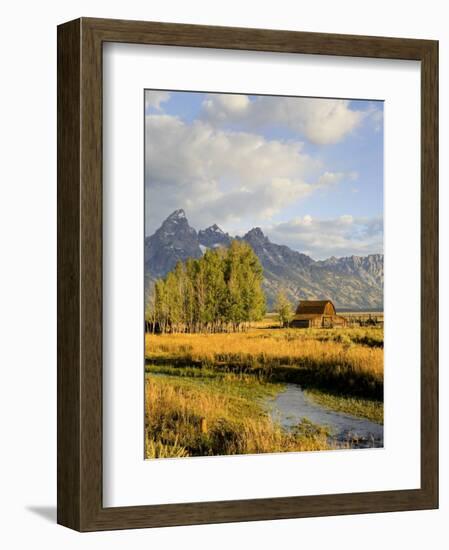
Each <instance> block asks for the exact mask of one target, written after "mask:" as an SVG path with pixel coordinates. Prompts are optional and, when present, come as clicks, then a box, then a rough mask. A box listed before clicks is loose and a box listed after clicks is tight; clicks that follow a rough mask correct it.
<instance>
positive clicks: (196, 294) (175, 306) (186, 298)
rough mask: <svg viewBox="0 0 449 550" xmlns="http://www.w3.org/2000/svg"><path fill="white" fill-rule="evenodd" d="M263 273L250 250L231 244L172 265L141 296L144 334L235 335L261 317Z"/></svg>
mask: <svg viewBox="0 0 449 550" xmlns="http://www.w3.org/2000/svg"><path fill="white" fill-rule="evenodd" d="M262 281H263V268H262V266H261V264H260V261H259V259H258V257H257V256H256V254H255V253H254V251H253V249H252V248H251V246H249V245H248V244H247V243H245V242H243V241H239V240H233V241H232V243H231V245H230V246H229V247H228V248H222V247H220V248H216V249H208V250H207V251H206V252H205V254H204V255H203V256H202V257H201V258H199V259H192V258H190V259H188V260H187V261H185V262H181V261H180V262H178V263H177V264H176V267H175V268H174V269H173V270H172V271H170V272H169V273H168V274H167V275H166V277H165V278H163V279H158V280H157V281H156V282H155V284H154V286H153V287H152V288H151V291H150V293H149V295H148V296H147V300H146V306H145V319H146V331H147V332H153V333H155V332H158V333H162V334H165V333H171V334H177V333H199V332H203V333H204V332H205V333H217V332H239V331H241V330H242V329H245V328H247V327H248V325H249V323H251V322H254V321H260V320H261V319H263V317H264V315H265V313H266V303H265V295H264V292H263V290H262Z"/></svg>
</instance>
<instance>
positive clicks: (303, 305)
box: [296, 300, 336, 316]
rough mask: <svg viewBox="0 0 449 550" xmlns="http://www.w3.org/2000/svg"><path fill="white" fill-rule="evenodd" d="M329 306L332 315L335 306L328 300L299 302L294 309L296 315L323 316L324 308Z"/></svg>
mask: <svg viewBox="0 0 449 550" xmlns="http://www.w3.org/2000/svg"><path fill="white" fill-rule="evenodd" d="M328 304H330V305H331V307H332V309H333V312H334V315H335V313H336V311H335V306H334V304H333V303H332V302H331V301H330V300H301V301H300V302H299V304H298V307H297V308H296V314H297V315H309V316H310V315H324V313H325V309H326V306H327V305H328Z"/></svg>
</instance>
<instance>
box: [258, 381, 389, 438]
mask: <svg viewBox="0 0 449 550" xmlns="http://www.w3.org/2000/svg"><path fill="white" fill-rule="evenodd" d="M268 405H269V406H270V409H271V411H270V415H271V417H272V419H273V420H274V421H276V422H280V424H281V426H282V427H284V428H286V429H291V428H292V427H294V426H296V425H298V424H299V423H300V422H301V420H302V419H303V418H307V419H308V420H310V421H311V422H313V423H314V424H319V425H320V426H324V427H326V428H327V429H328V430H329V432H330V437H329V439H330V440H331V441H332V442H333V443H334V444H336V445H337V447H346V446H348V445H349V446H350V447H351V448H356V449H365V448H373V447H383V426H382V425H381V424H377V423H375V422H371V421H370V420H367V419H365V418H359V417H356V416H352V415H350V414H346V413H341V412H335V411H332V410H330V409H326V408H324V407H322V406H321V405H318V404H316V403H314V402H313V401H312V400H311V399H309V398H308V397H306V395H305V394H304V392H303V390H302V389H301V386H300V385H299V384H286V389H285V390H284V391H283V392H281V393H280V394H279V395H277V396H276V397H275V398H274V399H270V400H269V402H268Z"/></svg>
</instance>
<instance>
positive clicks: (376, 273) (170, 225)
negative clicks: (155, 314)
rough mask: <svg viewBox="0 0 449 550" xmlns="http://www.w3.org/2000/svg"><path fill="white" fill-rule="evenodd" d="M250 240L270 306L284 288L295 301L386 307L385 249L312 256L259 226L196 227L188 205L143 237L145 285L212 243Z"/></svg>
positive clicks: (342, 307) (345, 306) (197, 255)
mask: <svg viewBox="0 0 449 550" xmlns="http://www.w3.org/2000/svg"><path fill="white" fill-rule="evenodd" d="M233 238H235V239H241V240H243V241H245V242H247V243H248V244H249V245H250V246H251V247H252V248H253V250H254V252H255V253H256V254H257V256H258V258H259V260H260V262H261V264H262V266H263V269H264V282H263V288H264V291H265V294H266V298H267V305H268V309H269V310H270V309H271V308H272V307H273V305H274V302H275V299H276V294H277V292H278V291H279V290H280V289H284V290H285V292H286V294H287V296H288V298H289V299H290V301H291V302H292V304H294V305H295V306H296V304H297V302H298V301H299V300H304V299H308V300H314V299H316V300H318V299H320V300H322V299H330V300H332V301H333V303H334V304H335V307H336V308H337V309H339V310H378V311H382V310H383V280H384V258H383V254H370V255H368V256H349V257H344V258H336V257H334V256H332V257H331V258H328V259H326V260H314V259H312V258H311V257H310V256H307V255H306V254H302V253H301V252H298V251H296V250H292V249H291V248H289V247H288V246H285V245H280V244H275V243H272V242H271V241H270V240H269V238H268V237H266V236H265V235H264V233H263V232H262V230H261V229H260V228H259V227H255V228H253V229H251V230H250V231H248V233H246V234H245V235H244V236H243V237H232V236H230V235H229V234H228V233H225V232H224V231H222V230H221V229H220V227H219V226H218V225H217V224H214V225H211V226H210V227H208V228H207V229H203V230H201V231H198V232H197V231H196V230H195V229H194V228H193V227H191V226H190V225H189V222H188V220H187V217H186V214H185V212H184V210H182V209H180V210H175V211H174V212H173V213H172V214H170V216H168V218H167V219H166V220H165V221H164V222H163V223H162V225H161V226H160V227H159V229H157V231H156V232H155V233H154V234H153V235H151V236H150V237H146V238H145V284H146V287H148V286H149V285H151V284H152V283H153V282H154V281H155V280H156V279H157V278H160V277H164V276H165V275H166V274H167V273H168V272H169V271H171V270H172V269H173V268H174V267H175V265H176V263H177V262H178V261H179V260H182V261H184V260H186V259H187V258H200V257H201V256H202V255H203V254H204V253H205V251H206V250H207V249H208V248H216V247H219V246H228V245H229V244H230V243H231V241H232V239H233Z"/></svg>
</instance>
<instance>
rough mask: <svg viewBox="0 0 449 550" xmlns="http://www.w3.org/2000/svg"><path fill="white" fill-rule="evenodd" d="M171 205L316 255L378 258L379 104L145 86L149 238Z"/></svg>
mask: <svg viewBox="0 0 449 550" xmlns="http://www.w3.org/2000/svg"><path fill="white" fill-rule="evenodd" d="M179 208H182V209H184V211H185V213H186V216H187V219H188V220H189V223H190V225H191V226H192V227H194V228H195V229H196V230H200V229H205V228H206V227H208V226H210V225H212V224H214V223H216V224H217V225H219V227H220V228H221V229H222V230H223V231H225V232H228V233H229V234H230V235H232V236H234V235H244V234H245V233H246V232H247V231H249V230H250V229H251V228H253V227H260V228H261V229H262V230H263V232H264V233H265V234H266V235H267V236H268V237H269V238H270V240H271V241H272V242H275V243H277V244H285V245H287V246H290V247H291V248H293V249H294V250H298V251H299V252H303V253H305V254H308V255H310V256H312V257H313V258H315V259H324V258H328V257H330V256H337V257H341V256H351V255H353V254H354V255H361V256H363V255H367V254H376V253H383V102H381V101H364V100H346V99H326V98H305V97H285V96H263V95H244V94H220V93H203V92H201V93H198V92H183V91H160V90H146V92H145V234H146V235H151V234H153V233H154V231H155V230H156V229H157V228H158V227H159V226H160V225H161V223H162V222H163V221H164V219H165V218H166V217H167V216H169V215H170V214H171V213H172V212H173V211H174V210H177V209H179Z"/></svg>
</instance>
